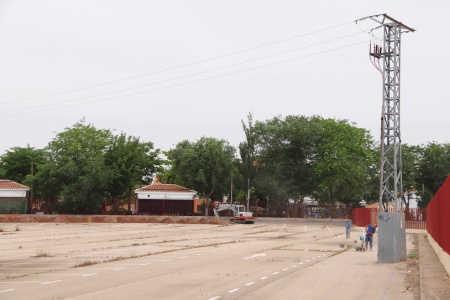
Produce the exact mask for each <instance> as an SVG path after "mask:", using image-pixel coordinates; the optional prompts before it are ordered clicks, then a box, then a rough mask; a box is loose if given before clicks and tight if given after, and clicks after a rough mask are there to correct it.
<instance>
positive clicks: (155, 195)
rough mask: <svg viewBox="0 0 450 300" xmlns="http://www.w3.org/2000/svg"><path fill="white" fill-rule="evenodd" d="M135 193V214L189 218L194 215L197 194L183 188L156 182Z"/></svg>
mask: <svg viewBox="0 0 450 300" xmlns="http://www.w3.org/2000/svg"><path fill="white" fill-rule="evenodd" d="M135 193H136V204H135V207H136V213H137V214H146V215H169V216H189V215H192V214H193V213H194V197H195V195H196V194H197V192H196V191H193V190H190V189H187V188H185V187H182V186H179V185H176V184H164V183H160V182H158V181H156V182H154V183H153V184H151V185H148V186H144V187H142V188H140V189H137V190H136V191H135Z"/></svg>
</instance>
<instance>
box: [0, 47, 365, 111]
mask: <svg viewBox="0 0 450 300" xmlns="http://www.w3.org/2000/svg"><path fill="white" fill-rule="evenodd" d="M363 43H367V40H365V41H363V42H358V43H354V44H350V45H346V46H342V47H338V48H333V49H329V50H325V51H321V52H317V53H313V54H309V55H305V56H300V57H296V58H292V59H288V60H284V61H279V62H275V63H270V64H266V65H262V66H258V67H253V68H249V69H244V70H240V71H235V72H231V73H227V74H221V75H217V76H213V77H208V78H203V79H199V80H194V81H190V82H185V83H181V84H176V85H172V86H167V87H162V88H157V89H152V90H147V91H142V92H137V93H132V94H127V95H121V96H116V97H110V98H105V99H100V100H94V101H88V102H84V103H76V104H71V105H66V106H60V107H53V108H47V109H42V110H36V111H30V112H21V113H15V114H4V115H0V118H3V117H9V116H17V115H24V114H31V113H36V112H43V111H50V110H56V109H63V108H66V107H73V106H81V105H86V104H91V103H97V102H103V101H108V100H114V99H119V98H124V97H129V96H135V95H140V94H145V93H150V92H155V91H160V90H166V89H170V88H175V87H179V86H184V85H189V84H193V83H198V82H203V81H207V80H212V79H216V78H221V77H226V76H231V75H235V74H239V73H243V72H248V71H253V70H257V69H261V68H266V67H270V66H274V65H278V64H282V63H287V62H291V61H294V60H299V59H303V58H307V57H312V56H317V55H320V54H325V53H328V52H332V51H336V50H340V49H344V48H349V47H352V46H356V45H361V44H363ZM64 102H65V101H61V102H57V103H54V104H53V105H55V104H60V103H64Z"/></svg>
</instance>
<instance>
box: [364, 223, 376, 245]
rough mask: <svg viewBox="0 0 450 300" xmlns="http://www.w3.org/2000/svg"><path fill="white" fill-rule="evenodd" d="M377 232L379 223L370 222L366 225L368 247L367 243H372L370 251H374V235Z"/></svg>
mask: <svg viewBox="0 0 450 300" xmlns="http://www.w3.org/2000/svg"><path fill="white" fill-rule="evenodd" d="M375 232H377V224H375V225H373V226H372V224H369V225H367V226H366V249H367V250H368V248H367V244H369V245H370V251H372V246H373V235H374V234H375Z"/></svg>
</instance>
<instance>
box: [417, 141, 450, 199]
mask: <svg viewBox="0 0 450 300" xmlns="http://www.w3.org/2000/svg"><path fill="white" fill-rule="evenodd" d="M419 157H420V159H419V170H418V176H417V185H418V186H422V185H423V187H424V189H423V194H424V196H425V197H426V198H427V199H423V200H422V203H421V204H420V205H421V206H422V207H426V206H427V205H428V202H429V200H431V198H432V197H429V196H427V195H428V194H431V195H434V194H436V192H437V191H438V190H439V188H440V187H441V186H442V184H443V183H444V181H445V179H446V178H447V176H448V175H449V174H450V143H446V144H438V143H428V144H427V145H426V146H423V147H422V148H421V150H420V152H419ZM428 198H429V199H428ZM427 200H428V201H427Z"/></svg>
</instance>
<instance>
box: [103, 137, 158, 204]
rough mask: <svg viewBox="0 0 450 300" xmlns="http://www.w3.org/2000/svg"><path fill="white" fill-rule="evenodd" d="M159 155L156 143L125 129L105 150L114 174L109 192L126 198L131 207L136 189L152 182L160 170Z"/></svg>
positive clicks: (114, 196) (116, 196)
mask: <svg viewBox="0 0 450 300" xmlns="http://www.w3.org/2000/svg"><path fill="white" fill-rule="evenodd" d="M158 155H159V149H158V150H153V143H150V142H141V141H140V140H139V138H137V137H133V136H127V135H126V134H124V133H121V134H120V135H117V136H115V137H114V138H113V139H112V142H111V145H110V146H109V148H108V150H107V151H106V153H105V164H106V166H108V168H109V169H110V170H111V171H112V174H113V178H112V182H111V185H110V188H109V192H110V194H111V196H112V197H113V198H126V199H127V200H128V201H127V203H128V210H130V209H131V199H132V197H133V195H134V189H136V188H137V187H139V185H141V184H148V183H149V182H150V181H151V179H152V175H153V174H154V173H155V172H157V171H159V170H160V167H161V161H160V159H159V157H158ZM116 208H117V207H116Z"/></svg>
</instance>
